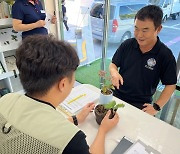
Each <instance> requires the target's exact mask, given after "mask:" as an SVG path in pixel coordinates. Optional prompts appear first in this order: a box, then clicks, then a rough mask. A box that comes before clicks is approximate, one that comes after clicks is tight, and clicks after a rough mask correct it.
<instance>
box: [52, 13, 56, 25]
mask: <svg viewBox="0 0 180 154" xmlns="http://www.w3.org/2000/svg"><path fill="white" fill-rule="evenodd" d="M56 21H57V18H56V16H55V15H53V16H52V18H51V23H52V24H55V23H56Z"/></svg>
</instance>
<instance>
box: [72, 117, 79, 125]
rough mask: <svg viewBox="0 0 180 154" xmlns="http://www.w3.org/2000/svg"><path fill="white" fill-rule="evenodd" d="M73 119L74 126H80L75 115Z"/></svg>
mask: <svg viewBox="0 0 180 154" xmlns="http://www.w3.org/2000/svg"><path fill="white" fill-rule="evenodd" d="M72 119H73V122H74V124H75V125H76V126H77V125H78V120H77V117H76V116H75V115H73V116H72Z"/></svg>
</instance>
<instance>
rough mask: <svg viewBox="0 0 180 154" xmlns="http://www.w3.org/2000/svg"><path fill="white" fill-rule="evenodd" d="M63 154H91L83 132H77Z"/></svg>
mask: <svg viewBox="0 0 180 154" xmlns="http://www.w3.org/2000/svg"><path fill="white" fill-rule="evenodd" d="M62 154H89V146H88V144H87V142H86V135H85V134H84V133H83V132H82V131H79V132H77V133H76V135H75V136H74V137H73V138H72V140H71V141H70V142H69V143H68V145H67V146H66V147H65V149H64V150H63V153H62Z"/></svg>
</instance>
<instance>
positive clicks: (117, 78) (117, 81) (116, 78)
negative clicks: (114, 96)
mask: <svg viewBox="0 0 180 154" xmlns="http://www.w3.org/2000/svg"><path fill="white" fill-rule="evenodd" d="M111 82H112V84H113V85H114V86H115V87H116V88H117V89H119V87H120V85H123V82H124V81H123V78H122V76H121V75H120V74H119V73H118V71H113V72H112V73H111Z"/></svg>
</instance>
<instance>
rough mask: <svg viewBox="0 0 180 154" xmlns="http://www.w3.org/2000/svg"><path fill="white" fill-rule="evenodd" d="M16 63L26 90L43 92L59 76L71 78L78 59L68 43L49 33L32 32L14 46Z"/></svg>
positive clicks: (44, 92)
mask: <svg viewBox="0 0 180 154" xmlns="http://www.w3.org/2000/svg"><path fill="white" fill-rule="evenodd" d="M16 65H17V67H18V69H19V76H20V80H21V83H22V85H23V88H24V90H25V91H26V93H27V94H29V95H34V94H38V95H44V94H46V93H47V91H48V90H49V89H50V88H51V87H52V86H53V85H54V84H55V83H57V82H58V81H60V80H62V78H64V77H68V79H69V81H71V80H72V75H73V72H74V71H75V70H76V68H77V67H78V65H79V58H78V56H77V53H76V51H75V49H74V48H73V47H72V46H71V45H70V44H69V43H67V42H64V41H59V40H57V39H55V38H54V37H53V36H52V35H33V36H29V37H27V38H25V39H24V40H23V42H22V44H21V45H20V47H19V48H18V49H17V51H16Z"/></svg>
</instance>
